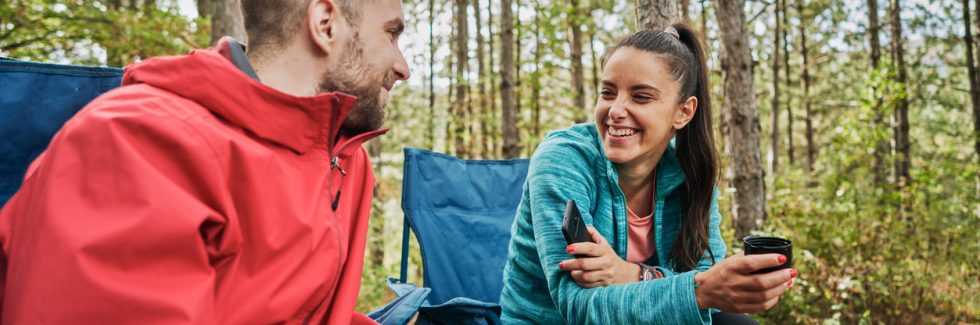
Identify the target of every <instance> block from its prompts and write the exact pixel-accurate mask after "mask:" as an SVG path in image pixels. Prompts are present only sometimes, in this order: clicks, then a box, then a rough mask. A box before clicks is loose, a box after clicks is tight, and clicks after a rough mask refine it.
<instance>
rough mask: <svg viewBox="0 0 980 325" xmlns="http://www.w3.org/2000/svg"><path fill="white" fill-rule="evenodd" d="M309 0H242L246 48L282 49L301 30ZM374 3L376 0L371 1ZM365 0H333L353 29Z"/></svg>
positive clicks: (359, 19) (358, 21)
mask: <svg viewBox="0 0 980 325" xmlns="http://www.w3.org/2000/svg"><path fill="white" fill-rule="evenodd" d="M310 1H311V0H274V1H270V0H241V6H242V17H243V18H244V21H245V33H246V34H248V45H249V47H251V48H252V49H257V48H259V47H267V46H270V45H272V46H274V47H282V46H285V45H286V44H288V43H289V41H290V40H291V39H292V37H293V36H294V35H296V33H297V32H299V31H300V30H301V29H302V28H304V22H305V21H306V9H307V8H308V6H309V5H310ZM373 1H376V0H373ZM367 2H371V1H365V0H333V3H334V4H335V5H336V6H337V7H338V8H340V11H341V12H342V13H343V14H344V18H347V21H348V22H349V23H350V24H351V26H354V27H355V28H356V27H357V25H358V24H359V23H360V21H361V14H362V13H363V12H362V10H361V8H362V7H363V5H364V4H365V3H367Z"/></svg>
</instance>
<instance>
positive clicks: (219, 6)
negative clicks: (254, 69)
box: [211, 0, 248, 45]
mask: <svg viewBox="0 0 980 325" xmlns="http://www.w3.org/2000/svg"><path fill="white" fill-rule="evenodd" d="M211 5H212V6H213V9H212V11H211V12H212V13H213V16H211V45H214V44H217V43H218V40H220V39H221V38H222V37H224V36H231V37H234V38H235V39H237V40H239V41H241V42H242V43H247V42H248V37H247V35H245V24H244V22H243V20H242V8H241V6H240V5H239V0H211Z"/></svg>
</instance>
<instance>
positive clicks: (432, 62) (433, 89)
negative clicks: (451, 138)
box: [425, 0, 436, 150]
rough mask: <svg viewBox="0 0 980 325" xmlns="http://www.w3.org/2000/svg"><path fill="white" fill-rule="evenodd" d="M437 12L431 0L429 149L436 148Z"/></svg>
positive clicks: (427, 132) (427, 134) (427, 121)
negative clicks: (435, 27) (434, 30)
mask: <svg viewBox="0 0 980 325" xmlns="http://www.w3.org/2000/svg"><path fill="white" fill-rule="evenodd" d="M435 13H436V1H435V0H429V118H428V119H426V123H428V129H426V131H425V132H426V134H425V135H426V139H427V141H428V145H429V149H433V150H435V147H436V136H435V133H436V131H435V129H436V123H435V120H436V119H435V116H436V86H435V74H436V41H435V33H434V32H433V27H434V26H435V15H436V14H435Z"/></svg>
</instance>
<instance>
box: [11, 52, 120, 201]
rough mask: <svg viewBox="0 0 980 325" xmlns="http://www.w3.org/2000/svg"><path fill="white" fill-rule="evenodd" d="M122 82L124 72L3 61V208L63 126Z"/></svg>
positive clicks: (109, 69) (111, 69) (110, 69)
mask: <svg viewBox="0 0 980 325" xmlns="http://www.w3.org/2000/svg"><path fill="white" fill-rule="evenodd" d="M121 80H122V69H113V68H96V67H80V66H70V65H58V64H46V63H34V62H21V61H14V60H9V59H4V58H0V116H2V118H0V208H2V207H3V205H4V204H6V203H7V201H8V200H10V197H11V196H13V195H14V192H17V189H19V188H20V184H21V183H22V182H23V180H24V173H25V172H27V167H28V166H29V165H30V164H31V162H32V161H34V158H37V156H38V155H40V154H41V152H43V151H44V149H45V148H47V147H48V143H49V142H51V138H52V137H54V134H55V133H56V132H58V129H61V126H62V125H64V124H65V121H68V119H69V118H71V117H72V116H74V115H75V113H76V112H78V110H79V109H81V108H82V107H84V106H85V104H88V102H89V101H91V100H92V99H94V98H95V97H97V96H99V95H101V94H102V93H104V92H106V91H108V90H110V89H112V88H115V87H118V86H119V84H120V83H121Z"/></svg>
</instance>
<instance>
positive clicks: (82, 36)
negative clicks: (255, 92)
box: [0, 0, 210, 67]
mask: <svg viewBox="0 0 980 325" xmlns="http://www.w3.org/2000/svg"><path fill="white" fill-rule="evenodd" d="M117 2H118V1H117ZM175 6H176V4H174V3H168V2H164V1H158V4H157V5H152V6H151V5H143V6H135V5H130V6H119V7H116V6H115V5H114V4H113V3H112V1H81V0H75V1H52V0H12V1H6V2H4V3H3V4H0V55H4V56H7V57H10V58H14V59H26V60H36V61H56V62H72V63H78V64H89V65H110V66H116V67H121V66H123V65H125V64H129V63H132V62H134V61H136V60H138V59H142V58H149V57H153V56H158V55H175V54H184V53H187V52H188V51H190V50H191V49H193V48H199V47H202V46H206V45H207V44H208V42H207V40H208V37H209V35H208V33H207V31H208V30H209V28H210V24H209V23H208V22H207V21H206V20H203V19H198V20H195V21H192V20H190V19H188V18H186V17H184V16H181V15H180V14H178V13H177V10H176V7H175Z"/></svg>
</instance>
